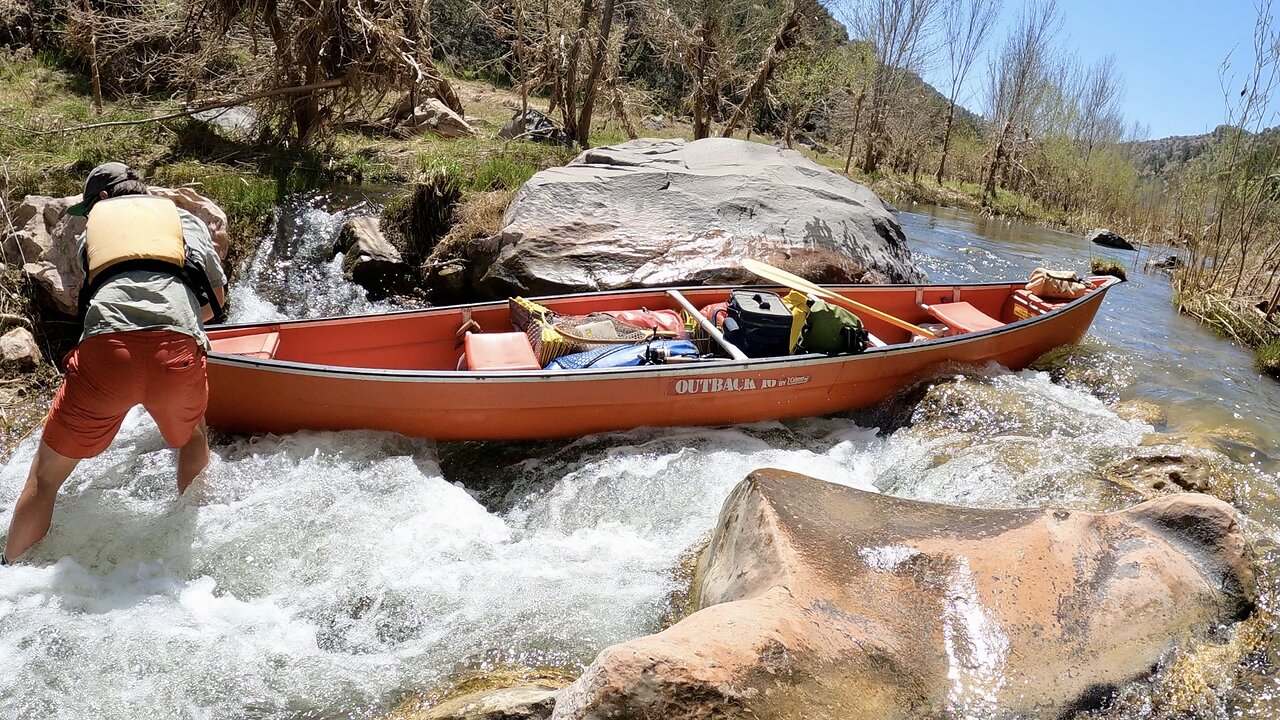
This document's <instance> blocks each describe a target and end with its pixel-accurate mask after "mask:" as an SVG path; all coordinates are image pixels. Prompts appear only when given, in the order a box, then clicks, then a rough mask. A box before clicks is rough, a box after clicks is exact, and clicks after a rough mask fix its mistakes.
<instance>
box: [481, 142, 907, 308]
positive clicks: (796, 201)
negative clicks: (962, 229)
mask: <svg viewBox="0 0 1280 720" xmlns="http://www.w3.org/2000/svg"><path fill="white" fill-rule="evenodd" d="M467 255H468V259H469V261H470V266H471V277H472V286H473V289H475V290H476V291H477V293H478V294H479V295H481V296H488V297H506V296H509V295H538V294H545V293H557V292H583V291H595V290H611V289H620V288H634V287H648V286H664V285H679V284H710V283H738V282H745V281H750V280H752V276H750V275H749V274H747V273H746V272H745V271H744V270H742V269H741V267H739V264H738V262H739V260H740V259H742V258H744V257H752V258H756V259H759V260H764V261H765V262H769V263H773V264H775V265H779V266H781V267H783V268H785V269H788V270H791V271H792V272H796V273H798V274H800V275H803V276H805V277H807V278H809V279H811V280H815V281H819V282H866V283H881V282H894V283H901V282H915V281H922V280H924V274H923V273H921V272H920V271H919V270H918V269H917V268H916V267H915V266H914V265H913V264H912V262H911V252H910V251H909V250H908V249H907V242H906V237H905V236H904V235H903V233H902V228H901V226H899V224H898V222H897V220H896V219H895V218H894V216H893V214H892V213H891V212H890V211H889V208H888V207H887V206H886V205H885V203H884V202H883V201H882V200H881V199H880V198H879V197H877V196H876V195H875V193H873V192H871V191H870V190H869V189H867V188H866V187H864V186H862V185H859V184H858V183H855V182H853V181H851V180H848V179H847V178H844V177H842V176H840V175H837V174H835V173H833V172H831V171H829V170H827V169H825V168H823V167H821V166H819V165H817V164H816V163H814V162H812V161H810V160H809V159H807V158H805V157H804V156H803V155H801V154H800V153H798V152H794V151H792V150H785V149H781V148H776V147H771V146H768V145H761V144H758V143H753V142H747V141H743V140H733V139H725V138H708V139H705V140H697V141H694V142H685V141H684V140H656V139H642V140H633V141H631V142H627V143H623V144H621V145H616V146H612V147H604V148H598V149H594V150H588V151H586V152H584V153H582V154H581V155H579V156H578V157H577V158H576V159H574V160H573V161H572V162H570V163H569V164H568V165H565V166H563V167H556V168H551V169H549V170H544V171H542V172H539V173H538V174H536V175H534V176H533V177H532V178H531V179H530V180H529V181H528V182H527V183H525V185H524V187H522V188H521V189H520V192H519V193H518V194H517V195H516V197H515V199H514V200H513V201H512V202H511V205H510V207H509V208H508V209H507V212H506V215H505V217H504V218H503V228H502V230H501V231H500V232H499V233H498V235H497V236H496V237H493V238H490V239H489V240H487V241H484V242H479V243H476V244H474V245H473V246H472V247H471V248H469V250H468V252H467Z"/></svg>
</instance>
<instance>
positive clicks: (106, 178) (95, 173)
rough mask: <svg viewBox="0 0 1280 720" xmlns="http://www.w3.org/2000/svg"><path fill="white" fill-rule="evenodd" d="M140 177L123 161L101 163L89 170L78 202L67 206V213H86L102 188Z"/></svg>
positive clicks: (107, 188)
mask: <svg viewBox="0 0 1280 720" xmlns="http://www.w3.org/2000/svg"><path fill="white" fill-rule="evenodd" d="M141 179H142V178H141V177H140V176H139V175H138V174H137V173H136V172H134V171H133V170H131V169H130V168H129V166H128V165H125V164H124V163H121V162H109V163H103V164H101V165H99V166H98V167H96V168H94V169H92V170H90V171H89V177H87V178H85V181H84V193H83V194H82V195H81V198H80V202H78V203H76V204H75V205H72V206H71V207H69V208H67V214H69V215H78V216H81V217H83V216H85V215H88V214H89V208H90V207H92V206H93V204H94V203H95V202H97V201H98V199H99V198H98V196H99V195H101V194H102V192H103V191H104V190H110V189H111V187H112V186H114V185H117V184H119V183H122V182H124V181H125V180H141Z"/></svg>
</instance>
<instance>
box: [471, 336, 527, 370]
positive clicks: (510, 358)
mask: <svg viewBox="0 0 1280 720" xmlns="http://www.w3.org/2000/svg"><path fill="white" fill-rule="evenodd" d="M463 344H464V346H465V349H464V350H463V357H464V358H465V359H466V363H467V369H468V370H482V371H486V372H492V371H495V370H496V371H502V370H541V369H542V366H541V365H539V364H538V356H537V355H534V354H533V345H532V344H531V343H530V342H529V336H528V335H525V334H524V333H522V332H508V333H472V332H469V333H467V336H466V339H465V340H464V341H463Z"/></svg>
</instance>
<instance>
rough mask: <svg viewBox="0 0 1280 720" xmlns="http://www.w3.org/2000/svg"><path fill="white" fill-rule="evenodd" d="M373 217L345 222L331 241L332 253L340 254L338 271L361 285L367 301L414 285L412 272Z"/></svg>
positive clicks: (413, 273)
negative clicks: (341, 271) (340, 264)
mask: <svg viewBox="0 0 1280 720" xmlns="http://www.w3.org/2000/svg"><path fill="white" fill-rule="evenodd" d="M381 225H382V221H381V220H380V219H379V218H377V217H358V218H352V219H351V220H348V221H347V224H346V225H344V226H343V227H342V231H341V232H339V233H338V237H337V239H336V240H335V241H334V243H333V255H338V254H339V253H342V256H343V260H342V270H343V274H344V275H345V276H346V277H347V279H348V280H350V281H352V282H354V283H356V284H357V285H359V286H361V287H363V288H364V289H365V292H366V293H367V294H368V297H369V299H370V300H379V299H382V298H385V297H388V296H390V295H395V294H398V293H402V292H408V291H409V290H410V289H412V288H413V287H414V286H415V285H416V273H415V271H414V269H413V268H412V267H410V265H409V264H408V263H406V262H405V261H404V258H403V257H401V255H400V251H399V250H397V249H396V247H395V246H394V245H392V244H391V242H390V241H389V240H388V239H387V237H386V236H385V235H384V234H383V232H382V228H381Z"/></svg>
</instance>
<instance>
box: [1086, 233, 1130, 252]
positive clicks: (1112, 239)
mask: <svg viewBox="0 0 1280 720" xmlns="http://www.w3.org/2000/svg"><path fill="white" fill-rule="evenodd" d="M1089 242H1091V243H1093V244H1094V245H1101V246H1103V247H1109V248H1115V249H1117V250H1135V249H1136V248H1134V247H1133V243H1131V242H1129V241H1128V240H1125V239H1124V238H1122V237H1120V236H1119V235H1117V234H1116V233H1113V232H1111V231H1110V230H1107V229H1106V228H1094V230H1093V232H1092V233H1090V234H1089Z"/></svg>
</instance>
